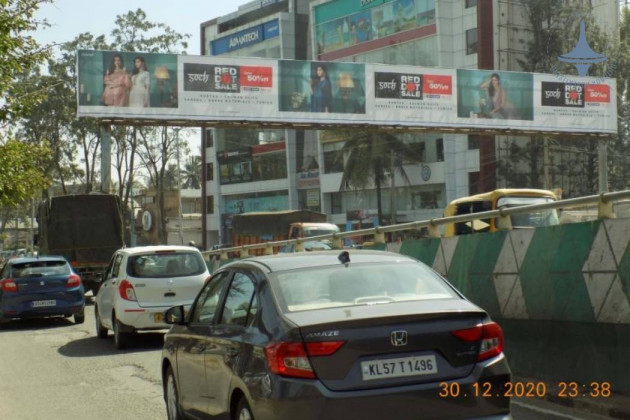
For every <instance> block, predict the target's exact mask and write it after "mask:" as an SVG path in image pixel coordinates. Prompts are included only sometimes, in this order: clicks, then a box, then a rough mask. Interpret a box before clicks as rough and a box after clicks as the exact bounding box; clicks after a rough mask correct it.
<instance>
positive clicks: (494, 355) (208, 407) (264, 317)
mask: <svg viewBox="0 0 630 420" xmlns="http://www.w3.org/2000/svg"><path fill="white" fill-rule="evenodd" d="M165 316H166V321H167V322H168V323H171V324H173V326H172V327H171V329H170V331H169V332H168V333H167V334H166V336H165V341H164V347H163V350H162V366H161V368H162V378H163V388H164V398H165V401H166V408H167V413H168V418H169V419H171V420H176V419H181V418H187V417H193V418H207V417H210V418H230V419H256V420H270V419H275V420H283V419H287V420H288V419H304V420H310V419H363V420H365V419H368V420H369V419H375V420H376V419H379V420H381V419H385V418H387V419H396V420H406V419H410V420H411V419H413V420H418V419H510V418H511V417H510V400H509V398H508V397H506V396H505V393H504V392H503V388H504V386H505V384H506V382H508V381H509V380H510V376H511V374H510V369H509V366H508V363H507V360H506V357H505V355H504V354H503V333H502V330H501V328H500V327H499V325H497V324H496V323H494V322H493V321H492V320H491V319H490V318H489V316H488V314H487V313H486V312H485V311H484V310H482V309H481V308H479V307H477V306H476V305H474V304H472V303H471V302H469V301H468V300H467V299H466V298H465V297H464V296H462V295H461V294H460V293H459V292H458V291H457V290H455V289H454V288H453V286H452V285H451V284H449V283H448V282H447V281H446V280H445V279H444V278H442V277H441V276H439V275H438V274H437V273H436V272H434V271H433V270H432V269H431V268H429V267H427V266H426V265H424V264H423V263H421V262H419V261H417V260H415V259H412V258H409V257H405V256H402V255H400V254H394V253H388V252H381V251H363V250H348V251H341V252H340V251H321V252H319V251H318V252H309V253H297V254H279V255H274V256H261V257H253V258H248V259H245V260H241V261H236V262H232V263H230V264H227V265H225V266H224V267H221V268H220V269H219V270H218V271H217V272H216V273H215V274H214V275H213V276H212V278H211V280H210V281H209V282H208V283H207V284H206V285H205V286H204V287H203V289H202V290H201V291H200V293H199V295H198V296H197V299H196V301H195V303H194V305H193V307H192V308H191V310H190V311H189V312H188V313H186V308H185V307H182V306H179V307H173V308H171V309H169V310H168V311H166V313H165ZM480 389H484V390H487V389H492V394H491V395H490V394H488V393H485V394H484V392H485V391H484V392H479V390H480Z"/></svg>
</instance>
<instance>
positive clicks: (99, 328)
mask: <svg viewBox="0 0 630 420" xmlns="http://www.w3.org/2000/svg"><path fill="white" fill-rule="evenodd" d="M94 319H95V322H96V336H97V337H98V338H107V328H105V327H103V323H102V322H101V317H100V316H99V314H98V306H94Z"/></svg>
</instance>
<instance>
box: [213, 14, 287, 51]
mask: <svg viewBox="0 0 630 420" xmlns="http://www.w3.org/2000/svg"><path fill="white" fill-rule="evenodd" d="M278 35H280V23H279V22H278V19H274V20H272V21H269V22H266V23H263V24H260V25H256V26H253V27H251V28H248V29H244V30H242V31H239V32H236V33H234V34H231V35H228V36H225V37H223V38H219V39H216V40H214V41H211V42H210V51H212V55H220V54H224V53H227V52H230V51H234V50H238V49H240V48H245V47H249V46H250V45H254V44H258V43H259V42H263V41H265V40H268V39H272V38H276V37H277V36H278Z"/></svg>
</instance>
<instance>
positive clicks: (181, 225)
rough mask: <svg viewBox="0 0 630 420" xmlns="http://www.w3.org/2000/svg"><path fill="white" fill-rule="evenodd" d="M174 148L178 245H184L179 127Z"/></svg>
mask: <svg viewBox="0 0 630 420" xmlns="http://www.w3.org/2000/svg"><path fill="white" fill-rule="evenodd" d="M174 130H175V147H176V148H177V198H178V201H179V205H178V206H177V207H178V208H179V211H178V213H179V242H180V245H184V227H183V217H182V173H181V169H180V159H179V130H181V127H178V128H175V129H174Z"/></svg>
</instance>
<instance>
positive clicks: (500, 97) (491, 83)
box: [480, 73, 519, 119]
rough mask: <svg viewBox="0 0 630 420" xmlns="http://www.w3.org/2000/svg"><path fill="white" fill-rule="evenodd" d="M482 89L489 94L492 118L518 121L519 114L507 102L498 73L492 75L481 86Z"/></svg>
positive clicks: (490, 115)
mask: <svg viewBox="0 0 630 420" xmlns="http://www.w3.org/2000/svg"><path fill="white" fill-rule="evenodd" d="M480 87H481V89H483V90H485V91H487V92H488V99H489V100H490V110H489V111H488V114H489V117H490V118H498V119H518V118H519V117H518V114H517V112H516V110H515V109H514V107H513V106H512V104H510V103H509V102H508V101H507V93H506V91H505V89H504V88H503V86H501V78H500V77H499V75H498V74H497V73H492V74H491V75H490V78H489V79H488V80H486V81H484V82H483V83H482V84H481V86H480Z"/></svg>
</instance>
